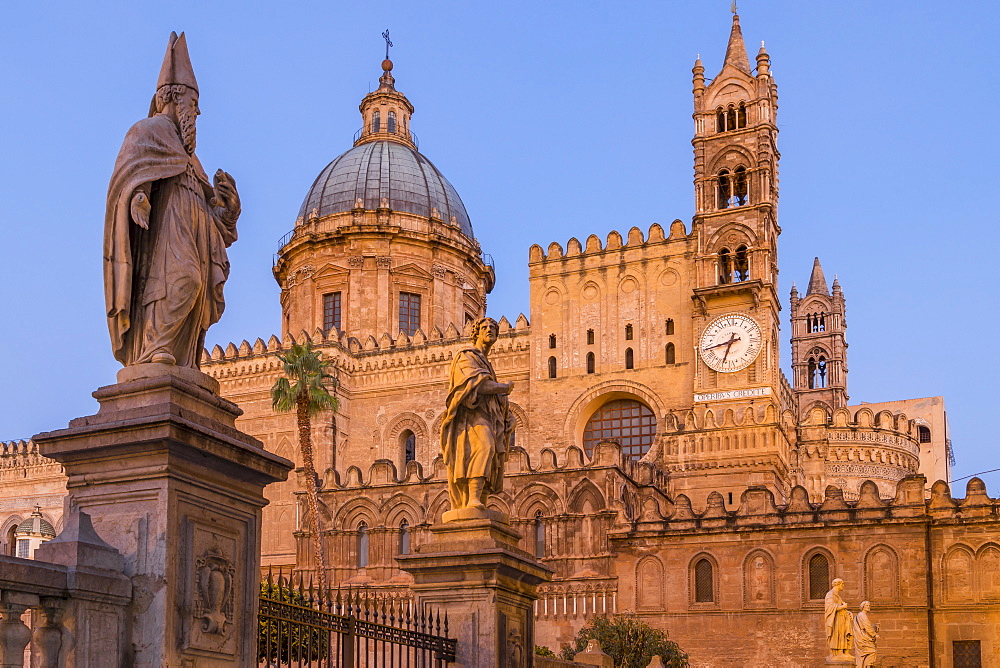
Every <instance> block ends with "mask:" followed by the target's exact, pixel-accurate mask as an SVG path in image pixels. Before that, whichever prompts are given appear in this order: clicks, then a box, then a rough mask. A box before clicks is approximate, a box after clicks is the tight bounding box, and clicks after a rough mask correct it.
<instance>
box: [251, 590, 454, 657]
mask: <svg viewBox="0 0 1000 668" xmlns="http://www.w3.org/2000/svg"><path fill="white" fill-rule="evenodd" d="M258 620H259V633H258V638H257V662H258V665H259V666H261V668H307V667H308V668H320V667H323V666H328V667H330V668H333V667H334V666H336V667H343V668H355V667H360V666H364V667H365V668H368V667H369V666H370V667H371V668H382V667H383V666H391V667H397V666H398V667H399V668H411V667H412V668H443V666H445V665H446V664H447V663H448V662H449V661H454V660H455V648H456V645H457V644H458V641H457V640H455V639H451V638H448V615H447V613H445V615H444V617H442V616H441V614H440V612H437V613H432V612H431V611H430V610H428V609H418V608H417V607H416V606H414V604H413V600H412V599H411V598H410V597H409V596H404V595H400V594H399V593H398V592H397V593H392V592H390V593H382V592H377V591H374V590H371V589H369V588H356V589H334V590H330V591H326V592H323V591H320V589H319V588H318V587H314V586H313V584H312V582H311V581H310V582H309V583H308V584H306V583H305V581H304V579H303V576H302V575H298V576H295V575H294V574H291V575H285V573H284V572H282V571H278V573H277V576H275V574H274V572H273V571H271V570H269V571H268V574H267V578H266V579H265V580H264V581H262V582H261V586H260V613H259V615H258Z"/></svg>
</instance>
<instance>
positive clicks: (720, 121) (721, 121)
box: [715, 107, 726, 132]
mask: <svg viewBox="0 0 1000 668" xmlns="http://www.w3.org/2000/svg"><path fill="white" fill-rule="evenodd" d="M715 131H716V132H725V131H726V112H725V111H723V110H722V107H719V108H718V109H716V110H715Z"/></svg>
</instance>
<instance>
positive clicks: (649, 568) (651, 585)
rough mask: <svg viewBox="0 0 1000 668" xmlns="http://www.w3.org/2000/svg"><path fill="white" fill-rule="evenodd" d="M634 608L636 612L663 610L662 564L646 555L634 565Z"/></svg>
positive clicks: (655, 558)
mask: <svg viewBox="0 0 1000 668" xmlns="http://www.w3.org/2000/svg"><path fill="white" fill-rule="evenodd" d="M635 607H636V609H637V610H650V611H652V610H661V611H662V610H664V605H663V562H661V561H660V560H659V559H658V558H657V557H654V556H652V555H647V556H645V557H643V558H642V559H640V560H639V561H638V562H637V563H636V565H635Z"/></svg>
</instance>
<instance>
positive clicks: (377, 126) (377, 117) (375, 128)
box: [372, 111, 382, 132]
mask: <svg viewBox="0 0 1000 668" xmlns="http://www.w3.org/2000/svg"><path fill="white" fill-rule="evenodd" d="M381 131H382V116H381V114H379V112H378V111H376V112H375V113H373V114H372V132H381Z"/></svg>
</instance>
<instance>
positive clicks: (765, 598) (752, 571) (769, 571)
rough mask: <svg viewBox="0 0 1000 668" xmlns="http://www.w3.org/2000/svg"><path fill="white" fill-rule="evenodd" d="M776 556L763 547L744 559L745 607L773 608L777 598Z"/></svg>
mask: <svg viewBox="0 0 1000 668" xmlns="http://www.w3.org/2000/svg"><path fill="white" fill-rule="evenodd" d="M776 589H777V587H776V583H775V573H774V557H773V556H772V555H771V553H770V552H768V551H767V550H764V549H762V548H759V549H756V550H752V551H751V552H750V553H749V554H747V556H746V557H745V558H744V559H743V607H745V608H773V607H774V606H775V600H776Z"/></svg>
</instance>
